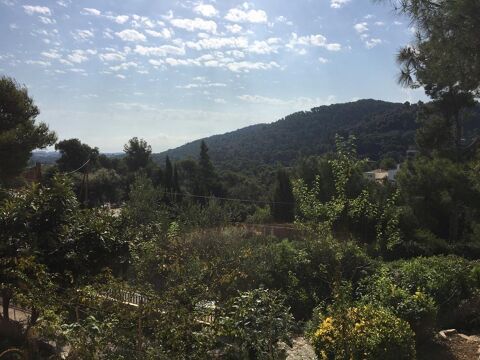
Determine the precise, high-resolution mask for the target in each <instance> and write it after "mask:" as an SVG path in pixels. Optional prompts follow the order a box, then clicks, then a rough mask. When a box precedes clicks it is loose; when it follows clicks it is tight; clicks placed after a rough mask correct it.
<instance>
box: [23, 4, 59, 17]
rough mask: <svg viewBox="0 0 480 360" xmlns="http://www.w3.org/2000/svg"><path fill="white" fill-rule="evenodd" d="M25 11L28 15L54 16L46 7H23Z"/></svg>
mask: <svg viewBox="0 0 480 360" xmlns="http://www.w3.org/2000/svg"><path fill="white" fill-rule="evenodd" d="M23 10H24V11H25V12H26V13H27V14H28V15H34V14H40V15H46V16H50V15H52V12H51V11H50V9H49V8H48V7H46V6H32V5H23Z"/></svg>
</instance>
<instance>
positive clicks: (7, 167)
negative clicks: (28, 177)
mask: <svg viewBox="0 0 480 360" xmlns="http://www.w3.org/2000/svg"><path fill="white" fill-rule="evenodd" d="M39 113H40V111H39V109H38V107H37V106H36V105H35V104H34V101H33V99H32V98H31V97H30V96H29V94H28V91H27V88H26V87H24V86H22V85H20V84H18V83H17V82H16V81H15V80H14V79H12V78H9V77H5V76H2V77H0V184H2V183H3V184H7V183H9V182H10V181H11V180H13V179H14V178H15V177H17V176H18V175H20V173H21V172H22V171H23V169H24V168H25V167H26V166H27V163H28V160H29V159H30V157H31V155H32V151H33V150H35V149H43V148H45V147H47V146H50V145H53V144H54V143H55V141H56V140H57V137H56V135H55V133H54V132H52V131H50V130H49V129H48V126H47V125H46V124H45V123H36V118H37V116H38V115H39Z"/></svg>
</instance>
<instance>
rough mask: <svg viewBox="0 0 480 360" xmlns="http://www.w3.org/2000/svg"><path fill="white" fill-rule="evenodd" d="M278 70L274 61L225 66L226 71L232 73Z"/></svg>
mask: <svg viewBox="0 0 480 360" xmlns="http://www.w3.org/2000/svg"><path fill="white" fill-rule="evenodd" d="M274 68H280V65H278V64H277V63H276V62H275V61H270V62H269V63H264V62H250V61H241V62H233V63H229V64H227V69H228V70H230V71H233V72H249V71H250V70H270V69H274Z"/></svg>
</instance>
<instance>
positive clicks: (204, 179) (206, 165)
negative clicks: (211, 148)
mask: <svg viewBox="0 0 480 360" xmlns="http://www.w3.org/2000/svg"><path fill="white" fill-rule="evenodd" d="M198 190H199V194H198V195H203V196H210V195H216V196H218V195H221V192H222V191H221V185H220V180H219V178H218V175H217V173H216V171H215V167H214V166H213V163H212V161H211V160H210V155H208V147H207V144H205V142H204V141H203V140H202V143H201V145H200V159H199V162H198Z"/></svg>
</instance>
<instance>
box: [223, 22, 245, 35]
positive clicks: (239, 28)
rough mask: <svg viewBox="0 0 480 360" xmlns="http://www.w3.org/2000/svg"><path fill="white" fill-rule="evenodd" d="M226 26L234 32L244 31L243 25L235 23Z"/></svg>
mask: <svg viewBox="0 0 480 360" xmlns="http://www.w3.org/2000/svg"><path fill="white" fill-rule="evenodd" d="M225 28H226V29H227V30H228V31H230V32H231V33H232V34H238V33H239V32H240V31H242V29H243V28H242V27H241V26H240V25H238V24H233V25H225Z"/></svg>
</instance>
